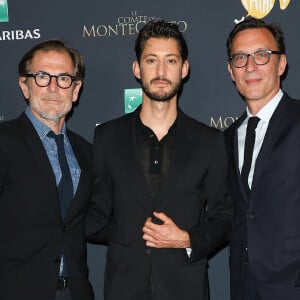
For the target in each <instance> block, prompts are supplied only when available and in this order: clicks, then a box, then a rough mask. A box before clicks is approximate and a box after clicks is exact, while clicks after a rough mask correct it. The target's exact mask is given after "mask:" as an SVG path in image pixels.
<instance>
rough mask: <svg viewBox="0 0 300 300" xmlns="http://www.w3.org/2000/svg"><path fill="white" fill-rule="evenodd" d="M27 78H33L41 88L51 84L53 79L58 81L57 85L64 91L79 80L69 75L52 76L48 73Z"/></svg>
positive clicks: (30, 74) (30, 75) (31, 74)
mask: <svg viewBox="0 0 300 300" xmlns="http://www.w3.org/2000/svg"><path fill="white" fill-rule="evenodd" d="M25 77H33V78H34V80H35V83H36V84H37V85H38V86H40V87H46V86H48V85H49V84H50V82H51V79H52V77H54V78H55V79H56V84H57V85H58V86H59V87H60V88H62V89H68V88H69V87H70V86H71V85H72V83H73V82H74V81H75V80H77V79H78V78H77V77H75V76H71V75H69V74H61V75H51V74H49V73H47V72H37V73H28V74H26V75H25Z"/></svg>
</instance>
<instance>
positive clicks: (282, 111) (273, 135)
mask: <svg viewBox="0 0 300 300" xmlns="http://www.w3.org/2000/svg"><path fill="white" fill-rule="evenodd" d="M288 100H289V97H288V96H287V95H284V96H283V98H282V99H281V101H280V102H279V104H278V106H277V108H276V109H275V111H274V113H273V115H272V117H271V119H270V122H269V125H268V129H267V131H266V135H265V137H264V141H263V144H262V147H261V149H260V152H259V154H258V157H257V159H256V164H255V169H254V176H253V183H252V190H254V189H255V186H256V184H257V182H258V180H259V177H260V175H261V172H262V170H263V164H264V162H265V161H266V160H267V157H268V155H269V153H270V152H271V149H272V147H273V145H274V143H275V142H276V139H277V137H278V136H279V135H280V133H281V131H282V130H284V129H285V126H284V125H287V124H286V122H285V115H286V105H285V104H286V101H288Z"/></svg>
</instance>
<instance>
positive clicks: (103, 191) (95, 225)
mask: <svg viewBox="0 0 300 300" xmlns="http://www.w3.org/2000/svg"><path fill="white" fill-rule="evenodd" d="M98 127H99V128H98ZM98 127H97V128H96V130H95V135H94V142H93V158H94V162H93V173H94V176H93V195H92V198H91V201H90V205H89V209H88V213H87V219H86V239H87V241H88V242H92V243H102V244H107V243H108V241H109V236H110V232H111V225H110V224H111V214H112V201H111V197H112V180H111V177H110V174H109V172H108V168H107V166H106V163H105V159H104V153H103V152H104V147H103V145H102V143H101V141H102V138H101V130H100V127H101V126H98Z"/></svg>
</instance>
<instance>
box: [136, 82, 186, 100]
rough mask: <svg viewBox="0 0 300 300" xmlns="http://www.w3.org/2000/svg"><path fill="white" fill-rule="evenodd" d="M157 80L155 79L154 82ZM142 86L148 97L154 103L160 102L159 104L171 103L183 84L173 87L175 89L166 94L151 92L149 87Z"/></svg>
mask: <svg viewBox="0 0 300 300" xmlns="http://www.w3.org/2000/svg"><path fill="white" fill-rule="evenodd" d="M154 80H157V79H153V80H152V81H154ZM168 82H169V83H170V84H171V82H170V81H168ZM141 84H142V89H143V92H144V93H145V94H146V95H147V97H148V98H149V99H151V100H153V101H159V102H166V101H170V100H171V99H172V98H173V97H174V96H175V95H177V94H178V92H179V90H180V88H181V82H179V83H176V84H175V85H173V89H172V90H171V91H169V92H166V93H159V92H151V91H150V89H149V86H148V85H145V84H143V82H141Z"/></svg>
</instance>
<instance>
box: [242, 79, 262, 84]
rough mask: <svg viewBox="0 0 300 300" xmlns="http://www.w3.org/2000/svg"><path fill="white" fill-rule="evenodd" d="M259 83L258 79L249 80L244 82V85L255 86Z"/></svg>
mask: <svg viewBox="0 0 300 300" xmlns="http://www.w3.org/2000/svg"><path fill="white" fill-rule="evenodd" d="M260 81H261V79H260V78H250V79H246V80H245V82H246V84H248V85H251V84H257V83H260Z"/></svg>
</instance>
